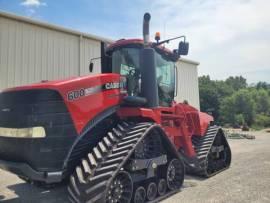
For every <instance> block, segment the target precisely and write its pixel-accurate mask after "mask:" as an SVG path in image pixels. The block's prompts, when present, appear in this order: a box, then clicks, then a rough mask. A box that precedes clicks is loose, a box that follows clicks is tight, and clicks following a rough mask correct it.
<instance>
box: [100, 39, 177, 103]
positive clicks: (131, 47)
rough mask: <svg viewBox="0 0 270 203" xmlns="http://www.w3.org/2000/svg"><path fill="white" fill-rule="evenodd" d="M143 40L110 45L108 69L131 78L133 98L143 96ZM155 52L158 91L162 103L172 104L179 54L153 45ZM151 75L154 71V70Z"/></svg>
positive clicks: (107, 53)
mask: <svg viewBox="0 0 270 203" xmlns="http://www.w3.org/2000/svg"><path fill="white" fill-rule="evenodd" d="M143 48H144V44H143V40H139V39H133V40H119V41H117V42H116V43H114V44H112V45H111V46H109V47H108V48H107V51H106V59H107V64H106V65H104V67H107V68H108V69H107V71H106V72H113V73H118V74H120V75H121V76H124V77H125V78H126V81H127V93H128V95H129V96H132V97H134V98H135V97H136V98H138V97H143V93H142V72H143V71H142V66H141V65H142V58H141V57H140V56H141V54H140V53H141V51H142V49H143ZM151 49H152V50H153V53H154V55H153V56H154V60H153V62H154V67H155V78H154V79H155V80H156V83H157V90H158V105H159V106H171V104H172V101H173V99H174V96H175V91H176V85H175V84H176V66H175V62H176V61H177V60H178V58H179V56H178V55H177V54H175V53H173V52H171V51H170V50H168V49H166V48H164V47H161V46H155V44H154V43H152V44H151ZM151 74H154V72H153V73H151Z"/></svg>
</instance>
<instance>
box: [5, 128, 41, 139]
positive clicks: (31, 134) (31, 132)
mask: <svg viewBox="0 0 270 203" xmlns="http://www.w3.org/2000/svg"><path fill="white" fill-rule="evenodd" d="M0 137H14V138H43V137H46V132H45V129H44V128H43V127H32V128H3V127H0Z"/></svg>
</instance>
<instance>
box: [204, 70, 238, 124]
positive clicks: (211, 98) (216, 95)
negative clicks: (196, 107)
mask: <svg viewBox="0 0 270 203" xmlns="http://www.w3.org/2000/svg"><path fill="white" fill-rule="evenodd" d="M199 89H200V104H201V110H202V111H205V112H211V113H212V115H213V117H214V118H215V120H216V121H219V117H220V115H219V108H220V102H221V101H222V99H224V98H225V97H226V96H229V95H231V94H232V93H233V91H234V90H233V88H232V87H231V86H229V85H228V84H227V83H225V82H224V81H214V80H211V79H210V77H209V75H207V76H201V77H199Z"/></svg>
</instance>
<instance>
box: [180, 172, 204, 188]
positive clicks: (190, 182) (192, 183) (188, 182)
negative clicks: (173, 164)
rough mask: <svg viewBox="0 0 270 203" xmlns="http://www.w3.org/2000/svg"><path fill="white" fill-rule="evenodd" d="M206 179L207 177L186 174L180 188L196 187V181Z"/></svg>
mask: <svg viewBox="0 0 270 203" xmlns="http://www.w3.org/2000/svg"><path fill="white" fill-rule="evenodd" d="M206 179H207V178H202V177H198V176H190V175H186V176H185V180H184V184H183V186H182V188H183V189H184V188H189V187H196V186H197V185H198V182H201V181H204V180H206Z"/></svg>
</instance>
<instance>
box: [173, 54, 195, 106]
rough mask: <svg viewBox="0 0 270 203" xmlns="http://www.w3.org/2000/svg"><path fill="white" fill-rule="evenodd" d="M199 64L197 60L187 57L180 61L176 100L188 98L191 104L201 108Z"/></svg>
mask: <svg viewBox="0 0 270 203" xmlns="http://www.w3.org/2000/svg"><path fill="white" fill-rule="evenodd" d="M198 65H199V64H198V63H197V62H193V61H190V60H186V59H180V60H179V61H178V63H177V69H178V71H177V72H178V87H177V89H178V91H177V96H176V98H175V100H176V101H177V102H183V101H184V100H187V101H188V103H189V104H190V105H192V106H194V107H196V108H197V109H200V101H199V84H198V68H197V66H198Z"/></svg>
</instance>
